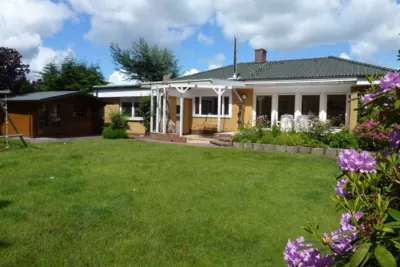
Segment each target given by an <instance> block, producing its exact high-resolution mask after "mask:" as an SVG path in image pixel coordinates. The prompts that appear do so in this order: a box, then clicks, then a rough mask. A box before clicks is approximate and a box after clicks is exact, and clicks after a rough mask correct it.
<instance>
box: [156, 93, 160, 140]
mask: <svg viewBox="0 0 400 267" xmlns="http://www.w3.org/2000/svg"><path fill="white" fill-rule="evenodd" d="M156 95H157V105H156V133H160V89H159V88H157V91H156Z"/></svg>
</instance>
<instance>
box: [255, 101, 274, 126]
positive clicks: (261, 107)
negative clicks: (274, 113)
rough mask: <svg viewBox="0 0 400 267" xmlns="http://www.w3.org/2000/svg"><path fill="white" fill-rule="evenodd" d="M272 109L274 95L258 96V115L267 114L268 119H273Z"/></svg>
mask: <svg viewBox="0 0 400 267" xmlns="http://www.w3.org/2000/svg"><path fill="white" fill-rule="evenodd" d="M271 110H272V96H264V95H263V96H257V103H256V115H257V117H259V116H266V117H267V118H268V120H269V121H270V120H271Z"/></svg>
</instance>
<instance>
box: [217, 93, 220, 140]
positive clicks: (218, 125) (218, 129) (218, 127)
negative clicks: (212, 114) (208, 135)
mask: <svg viewBox="0 0 400 267" xmlns="http://www.w3.org/2000/svg"><path fill="white" fill-rule="evenodd" d="M217 116H218V122H217V131H218V132H221V88H218V113H217Z"/></svg>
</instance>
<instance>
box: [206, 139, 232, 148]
mask: <svg viewBox="0 0 400 267" xmlns="http://www.w3.org/2000/svg"><path fill="white" fill-rule="evenodd" d="M210 144H213V145H216V146H232V144H231V143H229V142H224V141H220V140H217V139H213V140H211V141H210Z"/></svg>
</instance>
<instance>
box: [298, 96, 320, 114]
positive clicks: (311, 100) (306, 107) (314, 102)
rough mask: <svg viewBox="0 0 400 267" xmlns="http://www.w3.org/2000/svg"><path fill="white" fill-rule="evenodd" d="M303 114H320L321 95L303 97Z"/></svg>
mask: <svg viewBox="0 0 400 267" xmlns="http://www.w3.org/2000/svg"><path fill="white" fill-rule="evenodd" d="M301 114H303V115H309V114H313V115H315V116H317V115H318V114H319V95H303V97H302V101H301Z"/></svg>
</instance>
